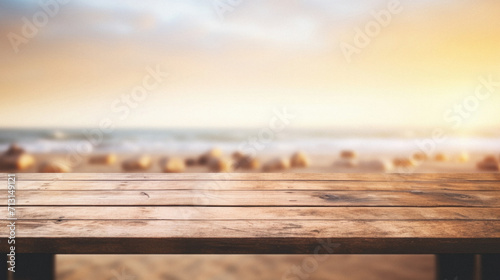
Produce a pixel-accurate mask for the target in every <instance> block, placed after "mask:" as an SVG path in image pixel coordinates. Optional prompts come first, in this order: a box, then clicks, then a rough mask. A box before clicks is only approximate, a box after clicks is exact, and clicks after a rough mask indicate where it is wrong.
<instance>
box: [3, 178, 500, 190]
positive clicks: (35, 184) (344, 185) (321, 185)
mask: <svg viewBox="0 0 500 280" xmlns="http://www.w3.org/2000/svg"><path fill="white" fill-rule="evenodd" d="M16 188H17V189H18V190H40V191H43V190H51V191H56V190H61V191H63V190H82V191H83V190H88V191H97V190H143V191H146V190H249V191H250V190H332V191H334V190H337V191H376V190H393V191H398V190H483V191H500V182H488V181H478V182H444V181H440V182H369V181H359V182H355V181H22V180H21V181H18V182H17V185H16ZM1 189H4V190H5V189H7V184H3V185H1V186H0V190H1Z"/></svg>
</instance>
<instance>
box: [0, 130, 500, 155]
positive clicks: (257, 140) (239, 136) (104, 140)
mask: <svg viewBox="0 0 500 280" xmlns="http://www.w3.org/2000/svg"><path fill="white" fill-rule="evenodd" d="M95 132H96V130H94V131H92V130H87V129H0V150H5V149H7V147H8V146H9V145H10V144H11V143H13V142H15V143H18V144H19V145H21V146H23V147H24V148H25V149H26V150H27V151H29V152H32V153H65V152H68V151H74V150H77V151H83V152H116V153H121V152H127V153H136V152H137V153H140V152H178V153H192V152H195V153H198V152H203V151H206V150H207V149H210V148H212V147H219V148H221V149H222V150H224V151H227V152H231V151H234V150H241V149H243V150H245V149H255V150H256V152H260V153H282V152H293V151H296V150H304V151H306V152H309V153H313V154H323V153H336V152H338V151H339V150H342V149H354V150H356V151H360V152H368V153H385V154H400V153H402V152H406V153H410V152H412V151H417V150H419V149H421V148H420V147H424V149H429V148H432V149H433V150H434V151H436V152H437V151H442V152H460V151H469V152H500V129H499V130H495V129H490V130H483V131H478V132H475V133H473V134H472V133H469V134H467V135H458V134H457V133H445V137H446V138H445V140H443V141H442V142H436V141H434V140H432V129H420V130H401V129H399V130H395V129H393V130H388V129H385V130H382V129H372V130H367V129H363V130H355V129H352V130H347V129H343V130H340V129H317V130H312V129H310V130H284V131H280V132H272V131H271V130H265V129H217V130H216V129H122V130H115V131H113V132H112V133H102V132H99V133H98V134H96V133H95ZM418 143H420V146H419V144H418ZM423 143H425V145H424V144H423Z"/></svg>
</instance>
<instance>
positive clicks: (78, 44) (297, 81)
mask: <svg viewBox="0 0 500 280" xmlns="http://www.w3.org/2000/svg"><path fill="white" fill-rule="evenodd" d="M395 7H396V8H395ZM499 13H500V2H499V1H495V0H474V1H473V0H454V1H452V0H433V1H431V0H418V1H410V0H401V1H387V0H384V1H382V0H352V1H337V0H332V1H328V0H309V1H299V0H291V1H277V0H268V1H262V0H253V1H247V0H241V1H235V0H233V1H230V0H205V1H203V0H183V1H181V0H167V1H159V0H144V1H137V0H136V1H132V0H121V1H118V0H106V1H102V0H85V1H83V0H60V1H56V0H43V1H38V0H0V36H1V37H0V38H1V39H0V152H1V153H2V154H1V155H0V169H1V171H2V172H405V173H411V172H498V170H499V163H498V161H499V156H500V115H499V113H500V111H499V108H500V66H499V65H500V51H499V50H500V36H499V34H500V21H499V20H498V15H499ZM346 50H348V51H346ZM270 258H271V259H268V258H267V257H265V258H264V257H257V256H248V257H243V256H240V257H238V258H233V257H216V256H213V257H196V256H194V257H166V256H151V257H147V258H146V257H144V258H143V257H140V258H139V257H137V258H136V257H128V258H127V257H120V258H119V257H110V258H108V257H99V258H97V257H84V256H59V257H58V267H59V271H58V279H91V278H92V279H124V278H123V276H117V274H116V273H117V271H118V272H119V271H121V269H123V267H125V269H128V270H127V271H129V270H130V271H131V273H132V275H133V277H135V279H247V278H248V279H255V278H258V279H276V278H281V277H282V273H283V271H285V270H286V269H288V268H289V267H290V265H293V263H298V264H300V262H301V260H302V257H301V256H294V257H292V256H290V257H284V256H283V257H279V256H275V257H270ZM384 258H385V257H376V256H373V257H370V256H366V257H359V256H358V257H355V256H352V257H347V256H342V257H341V258H339V257H332V258H330V259H329V260H328V261H327V263H325V264H324V265H323V267H322V268H321V269H319V270H318V271H317V272H316V273H315V274H314V275H312V276H311V279H326V278H327V277H330V278H332V277H333V278H335V279H391V278H390V277H392V278H393V279H430V278H431V277H432V269H433V259H432V256H405V257H402V256H399V257H398V256H395V257H392V258H391V259H389V261H384ZM269 263H272V264H273V265H272V267H269ZM266 264H267V266H266ZM349 264H351V265H349ZM352 264H358V265H354V266H353V265H352ZM359 264H363V265H359ZM164 265H166V268H165V266H164ZM81 267H84V268H81ZM193 267H195V268H197V269H196V270H193ZM331 267H335V268H336V269H334V270H332V269H329V268H331ZM193 271H197V272H199V273H196V274H193V273H192V272H193ZM97 272H98V273H97ZM408 272H411V273H408ZM418 272H420V274H419V273H418ZM96 273H97V274H96ZM120 277H121V278H120Z"/></svg>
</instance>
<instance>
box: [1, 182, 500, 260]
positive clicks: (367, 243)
mask: <svg viewBox="0 0 500 280" xmlns="http://www.w3.org/2000/svg"><path fill="white" fill-rule="evenodd" d="M0 179H1V180H4V182H5V183H3V184H2V185H1V191H0V220H1V221H2V228H4V230H2V231H1V235H0V248H1V251H2V252H5V251H7V248H8V247H7V246H8V245H7V236H8V233H7V230H5V229H6V226H5V225H6V224H8V223H9V222H10V221H8V220H7V217H8V213H7V206H6V205H7V195H8V193H7V174H0ZM15 195H16V206H15V208H16V218H17V220H16V221H15V222H16V253H55V254H90V253H92V254H108V253H109V254H125V253H126V254H140V253H150V254H313V253H334V254H335V253H336V254H391V253H409V254H410V253H411V254H418V253H500V174H498V173H479V174H407V175H401V174H335V173H331V174H311V173H305V174H293V173H285V174H272V173H265V174H262V173H241V174H238V173H234V174H210V173H204V174H134V173H127V174H102V173H99V174H83V173H81V174H78V173H74V174H31V173H30V174H28V173H26V174H23V173H20V174H17V175H16V193H15Z"/></svg>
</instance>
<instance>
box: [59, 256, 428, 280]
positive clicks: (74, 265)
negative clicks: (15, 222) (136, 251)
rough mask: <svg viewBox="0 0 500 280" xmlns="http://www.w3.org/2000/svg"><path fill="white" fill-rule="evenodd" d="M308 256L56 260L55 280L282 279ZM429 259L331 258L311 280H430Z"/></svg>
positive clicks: (397, 257)
mask: <svg viewBox="0 0 500 280" xmlns="http://www.w3.org/2000/svg"><path fill="white" fill-rule="evenodd" d="M308 257H309V256H307V255H271V256H265V255H236V256H235V255H126V256H124V255H119V256H114V255H102V256H89V255H59V256H57V258H56V262H57V279H58V280H82V279H96V280H100V279H103V280H153V279H172V280H183V279H186V280H196V279H200V280H207V279H212V280H246V279H260V280H267V279H269V280H280V279H290V280H292V279H300V278H294V277H293V276H292V275H288V276H285V275H287V274H286V273H287V271H289V269H290V268H291V267H292V266H301V264H302V262H303V261H304V260H305V259H307V258H308ZM434 267H435V259H434V256H432V255H330V256H328V258H327V259H326V260H325V261H323V262H320V263H319V265H318V268H317V269H316V270H315V271H313V272H312V273H310V274H308V275H309V278H307V279H312V280H327V279H329V280H347V279H350V280H367V279H370V280H379V279H380V280H396V279H398V280H400V279H405V280H413V279H414V280H427V279H429V280H430V279H434Z"/></svg>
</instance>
